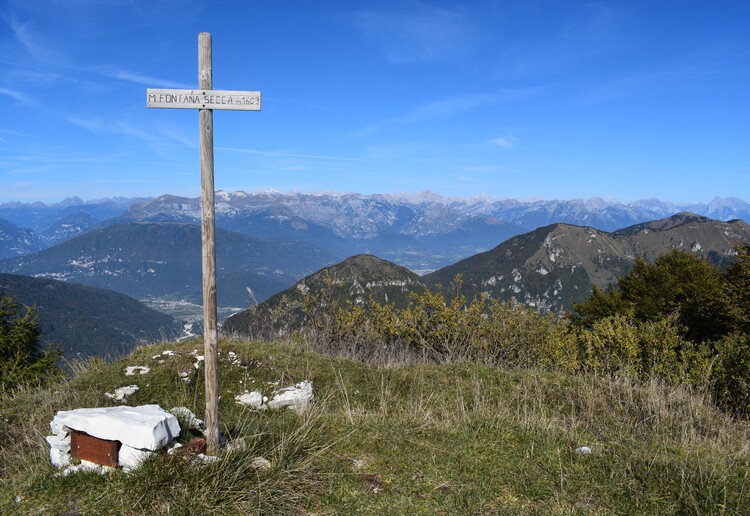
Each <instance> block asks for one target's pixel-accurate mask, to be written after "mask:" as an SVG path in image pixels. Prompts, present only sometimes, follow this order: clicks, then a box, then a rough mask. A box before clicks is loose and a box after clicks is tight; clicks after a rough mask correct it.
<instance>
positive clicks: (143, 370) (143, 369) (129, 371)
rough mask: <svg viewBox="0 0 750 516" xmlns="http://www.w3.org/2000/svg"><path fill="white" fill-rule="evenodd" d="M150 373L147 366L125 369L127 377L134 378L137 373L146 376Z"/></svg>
mask: <svg viewBox="0 0 750 516" xmlns="http://www.w3.org/2000/svg"><path fill="white" fill-rule="evenodd" d="M149 371H151V369H150V368H148V367H146V366H140V365H134V366H128V367H126V368H125V376H133V375H135V374H136V373H138V374H146V373H148V372H149Z"/></svg>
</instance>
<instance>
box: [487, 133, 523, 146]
mask: <svg viewBox="0 0 750 516" xmlns="http://www.w3.org/2000/svg"><path fill="white" fill-rule="evenodd" d="M517 142H518V140H517V139H516V138H515V136H513V135H512V134H506V135H505V136H498V137H497V138H493V139H492V141H491V142H490V143H492V145H495V146H497V147H502V148H504V149H510V148H511V147H515V146H516V144H517Z"/></svg>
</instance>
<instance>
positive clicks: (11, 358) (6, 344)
mask: <svg viewBox="0 0 750 516" xmlns="http://www.w3.org/2000/svg"><path fill="white" fill-rule="evenodd" d="M21 311H22V310H21V305H20V304H19V303H18V302H16V301H15V300H14V299H12V298H10V297H7V296H2V297H0V390H1V392H3V393H4V392H7V391H10V390H13V389H16V388H17V387H19V386H26V385H40V384H42V383H44V382H46V381H47V380H49V379H51V378H53V377H56V376H58V375H59V374H60V373H59V371H58V370H57V368H56V367H55V362H56V361H57V359H58V358H59V357H60V355H61V354H62V353H61V351H60V350H57V349H49V350H43V349H41V348H40V345H39V338H40V337H41V335H42V332H41V330H40V329H39V325H38V324H37V319H36V314H35V313H34V311H33V310H32V309H31V308H26V311H25V313H21Z"/></svg>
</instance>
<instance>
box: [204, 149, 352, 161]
mask: <svg viewBox="0 0 750 516" xmlns="http://www.w3.org/2000/svg"><path fill="white" fill-rule="evenodd" d="M215 149H216V150H223V151H229V152H244V153H247V154H257V155H259V156H269V157H272V158H306V159H321V160H331V161H366V160H363V159H360V158H351V157H347V156H324V155H320V154H295V153H289V152H269V151H260V150H256V149H247V148H242V149H241V148H237V147H215Z"/></svg>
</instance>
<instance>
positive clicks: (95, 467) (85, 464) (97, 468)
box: [61, 460, 113, 477]
mask: <svg viewBox="0 0 750 516" xmlns="http://www.w3.org/2000/svg"><path fill="white" fill-rule="evenodd" d="M112 470H113V468H109V467H107V466H101V465H99V464H95V463H93V462H89V461H87V460H82V461H81V463H80V464H78V465H77V466H68V467H67V468H65V469H64V470H62V471H61V473H62V476H64V477H66V476H68V475H70V474H71V473H78V472H79V471H89V472H93V473H99V474H100V475H104V474H105V473H108V472H109V471H112Z"/></svg>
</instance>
